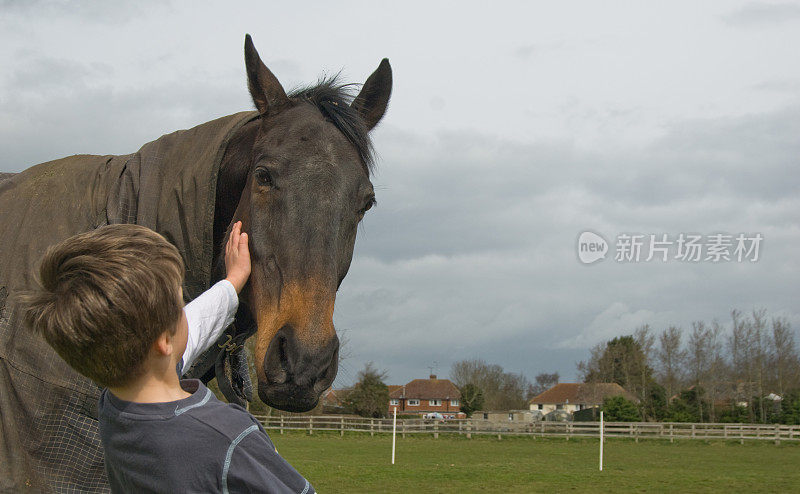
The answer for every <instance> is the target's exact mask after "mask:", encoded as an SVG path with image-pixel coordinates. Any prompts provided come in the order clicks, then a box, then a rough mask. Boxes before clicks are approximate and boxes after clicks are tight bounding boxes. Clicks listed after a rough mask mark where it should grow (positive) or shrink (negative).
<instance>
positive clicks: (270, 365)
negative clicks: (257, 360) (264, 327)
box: [264, 330, 291, 384]
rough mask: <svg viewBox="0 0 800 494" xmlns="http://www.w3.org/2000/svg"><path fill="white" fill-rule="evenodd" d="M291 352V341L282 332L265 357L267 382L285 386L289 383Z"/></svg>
mask: <svg viewBox="0 0 800 494" xmlns="http://www.w3.org/2000/svg"><path fill="white" fill-rule="evenodd" d="M289 351H290V350H289V339H288V338H287V336H286V334H283V330H282V331H281V332H279V334H277V335H276V336H275V339H273V340H272V343H270V345H269V348H267V353H266V355H265V356H264V374H265V377H266V378H267V381H269V382H271V383H273V384H284V383H286V382H287V381H289V377H290V371H291V369H290V365H289Z"/></svg>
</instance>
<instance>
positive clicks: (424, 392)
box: [389, 374, 466, 418]
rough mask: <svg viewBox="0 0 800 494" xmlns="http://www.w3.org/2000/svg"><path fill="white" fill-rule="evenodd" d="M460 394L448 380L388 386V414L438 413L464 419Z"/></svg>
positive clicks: (426, 380)
mask: <svg viewBox="0 0 800 494" xmlns="http://www.w3.org/2000/svg"><path fill="white" fill-rule="evenodd" d="M460 400H461V392H460V391H459V390H458V388H457V387H456V385H455V384H453V383H452V382H450V380H449V379H437V378H436V375H434V374H431V376H430V377H429V378H428V379H414V380H413V381H411V382H409V383H408V384H404V385H390V386H389V413H390V414H391V413H392V412H393V409H395V408H397V413H398V414H404V415H416V414H419V415H423V414H426V413H431V412H439V413H441V414H442V415H444V416H445V417H451V416H452V417H453V418H465V417H466V415H465V414H464V413H463V412H462V411H461V401H460Z"/></svg>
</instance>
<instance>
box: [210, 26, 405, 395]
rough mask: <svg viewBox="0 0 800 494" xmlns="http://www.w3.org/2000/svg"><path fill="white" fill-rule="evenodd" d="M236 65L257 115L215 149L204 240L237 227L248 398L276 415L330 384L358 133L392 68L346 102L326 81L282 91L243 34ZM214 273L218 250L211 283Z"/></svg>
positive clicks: (360, 189)
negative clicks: (244, 236)
mask: <svg viewBox="0 0 800 494" xmlns="http://www.w3.org/2000/svg"><path fill="white" fill-rule="evenodd" d="M245 63H246V66H247V78H248V85H249V88H250V94H251V96H252V98H253V102H254V103H255V105H256V108H257V109H258V112H259V113H260V118H259V119H257V120H254V121H252V122H250V123H248V124H246V125H245V126H243V127H242V128H241V129H240V130H239V131H238V132H237V133H236V135H235V136H234V137H233V139H232V140H231V143H230V144H229V146H228V148H227V150H226V152H225V155H224V158H223V161H222V164H221V168H220V173H219V179H218V185H217V199H216V208H215V214H214V242H215V245H217V246H219V247H221V246H222V245H223V244H224V239H225V238H227V233H228V232H229V231H230V228H231V225H232V224H233V223H234V222H236V221H238V220H242V225H243V231H246V232H248V234H249V236H250V238H251V239H252V240H251V253H252V259H253V271H252V275H251V276H250V281H249V282H248V284H247V285H246V286H245V288H244V290H243V291H242V293H241V295H240V299H241V301H242V302H243V304H244V305H245V308H246V311H245V313H244V314H243V313H242V311H240V313H239V316H238V317H240V318H244V319H246V320H252V321H253V322H255V325H256V326H257V331H256V338H257V342H256V354H255V363H256V369H257V374H258V394H259V396H260V398H261V399H262V401H264V402H265V403H267V404H269V405H272V406H275V407H277V408H280V409H283V410H291V411H305V410H310V409H311V408H313V407H314V406H315V405H316V404H317V401H318V400H319V396H320V394H321V393H322V392H323V391H324V390H325V389H327V388H328V387H329V386H330V385H331V383H332V382H333V379H334V378H335V377H336V370H337V363H338V358H337V356H338V349H339V340H338V338H337V336H336V331H335V330H334V327H333V307H334V300H335V299H336V291H337V289H338V288H339V285H340V284H341V282H342V279H344V277H345V275H346V274H347V270H348V268H349V267H350V261H351V258H352V255H353V247H354V243H355V239H356V227H357V226H358V223H359V222H360V221H361V219H362V218H363V217H364V214H365V213H366V212H367V210H369V209H370V207H371V206H372V205H373V204H375V192H374V190H373V187H372V183H371V182H370V179H369V176H370V170H371V168H372V150H371V143H370V139H369V135H368V132H369V131H370V130H371V129H372V128H374V127H375V125H377V123H378V122H379V121H380V119H381V118H382V117H383V115H384V113H385V111H386V106H387V104H388V102H389V96H390V93H391V89H392V72H391V68H390V66H389V61H388V60H386V59H384V60H383V61H382V62H381V63H380V66H379V67H378V69H377V70H376V71H375V72H374V73H373V74H372V75H371V76H370V77H369V78H368V79H367V81H366V83H365V84H364V86H363V88H362V89H361V92H360V93H359V94H358V96H357V97H356V98H355V99H354V100H353V101H352V103H350V102H349V101H348V98H347V94H346V89H347V86H339V85H337V84H336V83H335V80H330V79H329V80H325V81H322V82H321V83H319V84H317V85H315V86H312V87H308V88H304V89H300V90H297V91H294V92H292V93H291V94H289V95H287V94H286V92H285V91H284V89H283V87H282V86H281V84H280V82H278V79H276V78H275V76H274V75H273V74H272V72H270V70H269V69H268V68H267V67H266V65H264V63H263V62H262V61H261V58H260V57H259V55H258V52H257V51H256V49H255V47H254V46H253V42H252V40H251V39H250V36H249V35H248V36H247V37H246V38H245ZM223 268H224V262H223V259H222V255H221V253H220V251H217V252H216V257H215V278H216V279H221V278H222V277H224V272H223ZM240 324H241V323H240ZM246 324H247V322H245V323H244V324H242V325H246Z"/></svg>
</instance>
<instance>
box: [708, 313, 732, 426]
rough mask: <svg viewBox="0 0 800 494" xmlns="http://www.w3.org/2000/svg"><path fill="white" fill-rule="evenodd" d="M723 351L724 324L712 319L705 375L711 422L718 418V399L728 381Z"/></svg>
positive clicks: (709, 329)
mask: <svg viewBox="0 0 800 494" xmlns="http://www.w3.org/2000/svg"><path fill="white" fill-rule="evenodd" d="M722 351H723V342H722V325H721V324H720V323H719V322H718V321H717V320H716V319H715V320H713V321H711V327H710V328H707V329H706V353H707V359H708V370H707V373H706V377H705V388H706V390H707V392H708V399H709V418H710V420H711V422H716V420H717V401H718V399H719V397H720V394H721V393H722V392H723V387H724V386H725V381H726V379H725V377H726V374H727V372H726V371H727V369H726V365H725V358H724V356H723V354H722Z"/></svg>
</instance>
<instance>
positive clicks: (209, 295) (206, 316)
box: [181, 221, 250, 372]
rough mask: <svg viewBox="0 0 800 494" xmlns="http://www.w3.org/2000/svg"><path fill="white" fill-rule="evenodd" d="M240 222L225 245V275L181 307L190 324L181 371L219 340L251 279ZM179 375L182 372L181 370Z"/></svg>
mask: <svg viewBox="0 0 800 494" xmlns="http://www.w3.org/2000/svg"><path fill="white" fill-rule="evenodd" d="M247 240H248V237H247V234H246V233H242V222H241V221H237V222H236V223H235V224H234V225H233V227H232V228H231V233H230V236H229V237H228V242H227V243H226V244H225V271H226V273H227V276H226V278H225V279H224V280H220V281H218V282H217V283H215V284H214V286H212V287H211V288H209V289H208V290H206V291H205V292H203V293H202V294H201V295H200V296H199V297H197V298H195V299H194V300H192V301H191V302H189V303H188V304H186V306H185V307H184V308H183V310H184V312H186V321H187V323H188V325H189V337H188V340H187V342H186V350H185V351H184V353H183V359H182V360H183V365H182V366H181V367H182V369H189V368H190V367H191V365H192V363H193V362H194V360H195V359H196V358H197V357H198V356H199V355H200V354H202V353H203V352H204V351H206V350H207V349H208V348H209V347H210V346H211V345H213V344H214V342H215V341H217V339H218V338H219V336H220V335H221V334H222V332H223V331H224V330H225V328H227V327H228V326H230V325H231V324H232V323H233V320H234V317H235V316H236V309H237V308H238V307H239V295H238V293H239V292H240V291H242V288H243V287H244V284H245V283H246V282H247V278H248V277H249V276H250V250H249V249H248V245H247ZM181 372H182V371H181Z"/></svg>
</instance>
